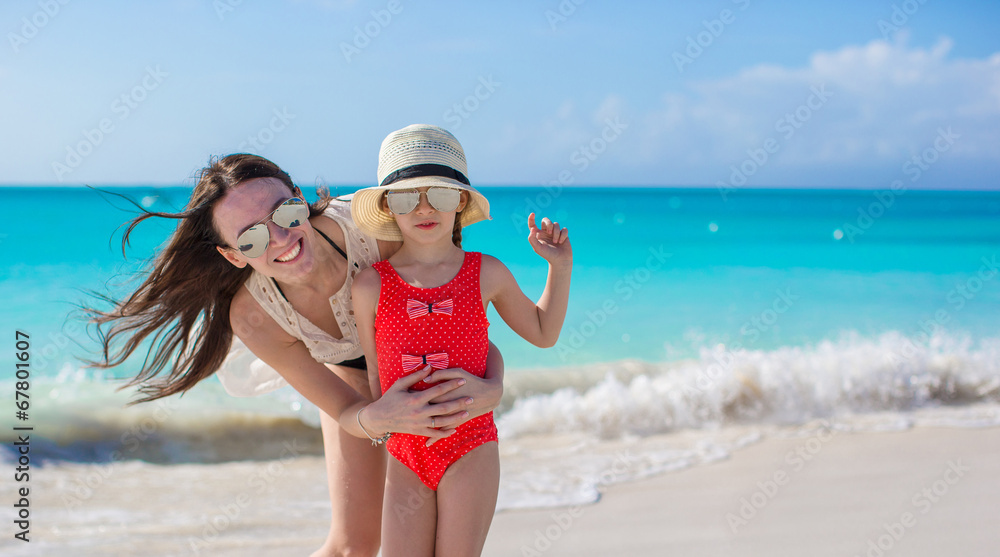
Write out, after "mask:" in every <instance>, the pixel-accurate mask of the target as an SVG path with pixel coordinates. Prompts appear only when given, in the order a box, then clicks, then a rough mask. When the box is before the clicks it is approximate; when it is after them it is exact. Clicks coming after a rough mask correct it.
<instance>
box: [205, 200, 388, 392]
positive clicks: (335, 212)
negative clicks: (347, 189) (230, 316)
mask: <svg viewBox="0 0 1000 557" xmlns="http://www.w3.org/2000/svg"><path fill="white" fill-rule="evenodd" d="M323 216H325V217H327V218H330V219H332V220H333V221H334V222H336V223H337V224H338V225H340V228H341V230H343V232H344V238H345V240H346V244H347V245H346V246H344V251H346V252H347V269H348V271H347V278H346V279H345V280H344V284H343V286H341V287H340V290H338V291H337V292H335V293H334V294H333V295H332V296H330V299H329V302H330V310H331V311H332V312H333V315H334V316H335V317H336V318H337V324H338V325H339V326H340V332H341V336H342V338H339V339H336V338H333V337H332V336H330V335H329V334H327V333H326V331H323V330H322V329H320V328H319V327H317V326H316V325H315V324H313V323H312V322H311V321H309V320H308V319H306V317H305V316H303V315H301V314H300V313H299V312H297V311H295V308H293V307H292V305H291V304H290V303H289V302H288V300H286V299H285V297H284V296H283V295H282V294H281V292H280V291H279V290H278V288H277V285H276V284H275V282H274V280H273V279H272V278H270V277H267V276H264V275H262V274H260V273H258V272H257V271H254V272H253V274H251V275H250V278H249V279H247V282H246V283H245V284H244V286H245V287H246V289H247V290H249V291H250V295H252V296H253V298H254V299H255V300H257V303H259V304H260V307H262V308H263V309H264V311H265V312H267V314H268V315H270V316H271V318H273V319H274V320H275V322H277V323H278V325H280V326H281V328H282V329H284V330H285V332H287V333H288V334H290V335H292V336H293V337H295V338H297V339H299V340H301V341H302V342H303V343H304V344H305V345H306V348H308V349H309V354H311V355H312V357H313V359H315V360H316V361H317V362H322V363H331V364H334V363H337V362H343V361H345V360H352V359H355V358H360V357H361V356H364V351H363V350H362V349H361V344H360V341H359V340H358V328H357V324H356V323H355V321H354V306H353V304H352V303H351V285H352V284H353V283H354V277H355V275H357V274H358V273H359V272H360V271H361V270H362V269H364V268H366V267H371V265H372V264H373V263H375V262H376V261H378V260H379V259H380V257H379V251H378V241H377V240H376V239H375V238H373V237H372V236H369V235H367V234H365V233H363V232H361V231H360V230H359V229H358V227H357V226H355V225H354V221H353V220H351V205H350V203H348V202H344V201H339V200H334V201H331V202H330V205H329V207H327V209H326V211H324V212H323ZM216 375H218V377H219V380H220V381H221V382H222V385H223V387H225V389H226V391H227V392H228V393H229V394H231V395H233V396H255V395H259V394H263V393H267V392H270V391H273V390H275V389H278V388H280V387H283V386H285V385H287V384H288V383H286V382H285V380H284V379H283V378H282V377H281V376H280V375H279V374H278V372H277V371H275V370H274V368H272V367H271V366H269V365H267V364H266V363H264V362H263V361H261V360H260V359H258V358H257V357H256V356H254V355H253V353H252V352H250V350H249V349H248V348H247V347H246V346H245V345H244V344H243V342H242V341H240V339H239V338H237V337H235V336H234V337H233V346H232V348H231V349H230V351H229V355H228V356H227V357H226V360H225V361H224V362H223V364H222V367H221V368H219V370H218V371H217V372H216Z"/></svg>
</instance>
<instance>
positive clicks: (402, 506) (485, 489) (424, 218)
mask: <svg viewBox="0 0 1000 557" xmlns="http://www.w3.org/2000/svg"><path fill="white" fill-rule="evenodd" d="M466 175H467V170H466V162H465V153H464V152H463V150H462V146H461V145H460V144H459V143H458V140H456V139H455V138H454V137H453V136H452V135H451V134H450V133H448V132H447V131H445V130H443V129H441V128H438V127H434V126H427V125H413V126H409V127H406V128H403V129H402V130H399V131H396V132H393V133H391V134H389V136H388V137H387V138H386V139H385V141H383V142H382V148H381V150H380V151H379V166H378V180H379V185H378V186H377V187H374V188H367V189H363V190H360V191H358V192H357V193H355V195H354V199H353V201H352V203H351V213H352V216H353V218H354V222H355V223H356V224H357V226H358V227H359V228H361V230H363V231H365V232H367V233H368V234H371V235H372V236H374V237H375V238H378V239H382V240H401V241H402V247H400V249H399V251H397V252H396V253H395V254H393V255H392V257H390V258H389V259H387V260H385V261H381V262H379V263H376V264H375V265H373V266H372V268H370V269H365V270H364V271H362V272H361V273H359V274H358V276H357V277H356V278H355V280H354V286H353V288H352V294H353V299H354V310H355V318H356V319H357V324H358V336H359V340H360V341H361V346H362V347H363V348H364V351H365V356H366V358H367V361H368V377H369V380H370V382H371V388H372V392H373V394H374V396H375V397H376V398H377V397H379V396H380V394H381V393H382V392H383V391H385V390H386V389H387V388H388V387H389V386H391V385H392V384H393V383H394V382H395V381H397V380H398V379H399V378H401V377H403V376H405V375H408V374H410V373H413V372H415V371H419V370H426V369H427V366H431V367H433V368H435V369H445V368H455V367H460V368H463V369H465V370H466V371H468V372H470V373H472V374H475V375H479V376H482V375H483V373H484V372H485V370H486V352H487V349H488V339H487V334H486V329H487V327H488V326H489V322H488V321H487V319H486V307H487V304H488V303H490V302H492V303H493V306H494V307H495V308H496V310H497V313H499V314H500V317H502V318H503V320H504V321H505V322H506V323H507V324H508V325H509V326H510V327H511V329H513V330H514V332H516V333H518V334H519V335H521V336H522V337H524V338H525V339H526V340H528V341H529V342H531V343H532V344H535V345H536V346H540V347H550V346H552V345H554V344H555V342H556V340H557V339H558V338H559V331H560V329H561V328H562V323H563V319H564V318H565V316H566V304H567V301H568V298H569V283H570V272H571V270H572V266H573V253H572V249H571V247H570V243H569V238H568V231H567V230H566V229H561V230H560V228H559V224H558V223H550V222H549V221H548V219H543V220H542V223H541V225H542V226H541V229H539V228H538V227H537V226H536V225H535V215H534V214H531V215H530V216H529V217H528V226H529V229H530V235H529V237H528V241H529V242H530V243H531V246H532V247H533V248H534V250H535V252H536V253H538V254H539V255H541V256H542V257H543V258H544V259H545V260H546V261H548V263H549V272H548V280H547V282H546V285H545V291H544V292H543V293H542V296H541V298H540V299H539V301H538V303H537V304H536V303H534V302H532V301H531V300H529V299H528V297H527V296H525V295H524V293H523V292H521V289H520V287H518V285H517V282H516V281H515V280H514V277H513V275H511V273H510V271H509V270H508V269H507V268H506V267H505V266H504V265H503V263H501V262H500V261H498V260H497V259H495V258H493V257H490V256H488V255H483V254H480V253H473V252H465V251H463V250H462V248H461V240H462V233H461V229H462V227H463V226H468V225H470V224H472V223H475V222H478V221H480V220H484V219H489V218H490V216H489V211H490V208H489V202H487V201H486V198H485V197H483V195H482V194H481V193H479V192H478V191H476V190H475V189H474V188H472V187H471V186H470V185H469V180H468V178H467V177H466ZM432 378H433V376H430V377H428V379H427V381H428V382H427V383H424V382H421V383H418V384H417V386H416V387H415V388H416V389H420V390H423V389H428V388H434V387H433V386H432V385H431V384H430V383H432V382H433V379H432ZM467 415H468V413H467V412H463V413H460V414H457V415H452V416H448V417H445V418H437V419H436V422H435V419H433V418H432V419H431V423H429V424H428V427H429V431H430V429H434V428H436V429H440V430H444V431H450V432H452V433H451V435H450V436H448V437H445V438H444V439H441V440H439V441H436V442H434V443H429V442H428V441H429V440H428V438H427V437H423V436H417V435H409V434H390V433H386V432H381V431H375V432H372V431H370V430H369V429H368V428H367V427H366V425H365V419H364V413H363V412H358V416H357V418H358V423H359V424H360V425H361V427H362V428H363V429H365V430H366V432H367V433H368V435H369V437H372V442H373V443H375V444H381V443H382V442H386V446H387V448H388V450H389V453H390V454H391V455H392V456H393V457H394V458H392V459H389V465H388V471H387V475H386V491H385V502H384V505H383V512H382V554H383V555H384V556H385V557H393V556H396V555H407V556H414V555H426V556H431V555H437V556H442V555H462V556H466V555H479V554H480V553H481V552H482V548H483V544H484V543H485V541H486V533H487V532H488V531H489V527H490V522H491V521H492V519H493V513H494V510H495V507H496V500H497V489H498V487H499V481H500V466H499V453H498V451H497V443H496V441H497V429H496V426H495V425H494V423H493V415H492V413H490V414H485V415H483V416H479V417H476V418H473V419H471V420H469V421H467V422H465V423H464V424H462V425H460V426H458V427H457V428H453V426H454V424H455V423H458V421H460V420H462V419H464V418H465V417H466V416H467ZM376 436H377V437H376ZM386 440H387V441H386Z"/></svg>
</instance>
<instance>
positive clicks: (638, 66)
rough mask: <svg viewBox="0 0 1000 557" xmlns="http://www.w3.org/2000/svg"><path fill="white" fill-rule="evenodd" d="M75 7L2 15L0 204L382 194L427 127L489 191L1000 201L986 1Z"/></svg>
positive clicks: (998, 70)
mask: <svg viewBox="0 0 1000 557" xmlns="http://www.w3.org/2000/svg"><path fill="white" fill-rule="evenodd" d="M62 1H64V2H66V3H65V4H62V3H61V2H60V0H35V1H33V2H16V3H15V2H4V3H3V5H2V7H0V22H2V30H3V32H4V36H5V42H4V44H3V45H2V47H0V80H2V83H3V87H2V88H0V106H2V113H0V124H2V131H3V133H2V134H0V153H2V156H0V183H3V184H15V185H17V184H63V185H76V184H84V183H88V184H103V185H115V184H123V185H124V184H186V185H190V184H191V178H192V176H193V174H194V172H195V171H196V170H197V169H198V168H200V167H201V166H203V165H204V164H205V163H206V162H207V160H208V158H209V157H210V156H212V155H219V154H226V153H231V152H237V151H250V152H256V153H258V154H261V155H263V156H265V157H268V158H270V159H272V160H274V161H275V162H277V163H278V164H279V165H281V166H282V167H284V168H285V169H286V170H288V171H289V173H290V174H291V175H292V177H293V179H295V180H296V181H297V182H299V183H302V184H312V183H315V182H316V181H322V182H324V183H328V184H331V185H333V184H355V185H356V184H370V183H372V182H373V181H374V179H375V168H376V158H377V152H378V146H379V144H380V142H381V140H382V138H383V137H384V136H385V135H386V134H387V133H389V132H390V131H392V130H394V129H398V128H400V127H403V126H405V125H407V124H411V123H418V122H424V123H431V124H437V125H441V126H444V127H446V128H448V129H450V130H451V131H452V132H453V133H454V134H455V135H456V136H457V137H458V138H459V139H460V140H461V141H462V143H463V145H464V146H465V148H466V152H467V155H468V159H469V171H470V175H471V176H470V177H471V179H472V180H473V183H477V184H484V185H485V184H497V185H541V184H547V183H553V182H556V181H558V180H560V179H562V180H563V182H564V183H571V184H574V185H594V184H598V185H680V186H718V185H720V184H722V185H726V186H728V187H744V186H803V187H868V188H886V187H889V184H890V183H891V182H892V181H893V180H895V179H904V180H906V181H907V183H908V184H909V187H913V188H958V189H967V188H975V189H982V188H989V189H998V188H1000V33H997V31H996V29H997V27H996V22H997V21H1000V3H998V2H995V1H992V2H986V1H982V2H970V1H965V2H962V1H956V2H947V3H945V2H943V1H941V0H925V1H924V2H922V3H921V2H920V1H919V0H907V1H905V2H904V1H899V0H894V1H860V0H858V1H854V0H848V1H842V2H836V3H834V2H823V3H815V2H790V1H787V2H780V1H769V2H765V1H757V0H715V1H710V2H606V1H605V2H602V1H597V0H587V1H584V2H581V3H579V4H577V3H576V2H575V1H574V0H563V1H562V2H559V1H556V0H550V1H541V2H523V1H508V2H488V3H487V2H445V1H441V2H410V1H407V0H394V1H392V2H388V1H382V0H379V1H372V2H363V1H356V2H352V1H347V0H343V1H336V0H328V1H321V0H298V1H293V0H287V1H278V0H275V1H272V2H262V1H259V0H243V1H238V0H217V1H211V0H201V1H195V0H176V1H161V2H110V1H109V2H100V3H95V2H79V1H66V0H62ZM576 1H579V0H576ZM880 21H881V22H882V23H881V25H880ZM359 33H360V34H359ZM699 41H700V44H699ZM914 157H917V159H914ZM916 167H919V168H920V172H919V176H918V178H917V179H912V180H911V178H912V177H913V175H914V168H916Z"/></svg>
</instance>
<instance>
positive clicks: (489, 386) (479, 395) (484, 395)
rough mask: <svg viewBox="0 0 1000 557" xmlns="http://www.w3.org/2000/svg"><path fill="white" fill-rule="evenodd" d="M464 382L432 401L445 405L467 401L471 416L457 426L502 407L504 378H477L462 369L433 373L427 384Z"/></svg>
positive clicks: (435, 403) (467, 409)
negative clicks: (456, 401) (457, 401)
mask: <svg viewBox="0 0 1000 557" xmlns="http://www.w3.org/2000/svg"><path fill="white" fill-rule="evenodd" d="M456 379H457V380H460V381H463V382H464V383H463V385H462V386H460V387H458V388H456V389H454V390H452V391H448V392H447V393H445V394H443V395H441V396H438V397H435V398H433V399H431V401H430V402H431V404H434V405H443V404H445V403H450V402H452V401H455V400H461V399H463V398H464V399H465V400H466V404H467V405H466V407H465V410H466V411H467V413H468V414H469V416H468V417H467V418H465V419H463V420H461V421H460V422H458V424H456V425H461V424H463V423H465V422H467V421H469V420H471V419H472V418H475V417H477V416H482V415H483V414H485V413H487V412H491V411H493V410H494V409H495V408H496V407H497V406H499V405H500V398H501V397H502V396H503V376H502V375H500V376H499V377H495V378H493V379H487V378H484V377H476V376H475V375H473V374H471V373H469V372H468V371H465V370H464V369H462V368H460V367H453V368H448V369H439V370H437V371H435V372H434V373H432V374H431V375H430V376H429V377H428V378H427V379H426V380H425V382H427V383H430V384H434V383H435V382H437V381H454V380H456Z"/></svg>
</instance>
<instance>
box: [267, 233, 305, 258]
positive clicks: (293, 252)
mask: <svg viewBox="0 0 1000 557" xmlns="http://www.w3.org/2000/svg"><path fill="white" fill-rule="evenodd" d="M301 254H302V238H299V239H298V240H296V241H295V243H294V244H293V245H292V247H290V248H288V250H287V251H285V253H283V254H281V255H279V256H278V257H276V258H275V259H274V260H275V261H276V262H278V263H291V262H293V261H295V260H297V259H298V258H299V255H301Z"/></svg>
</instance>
